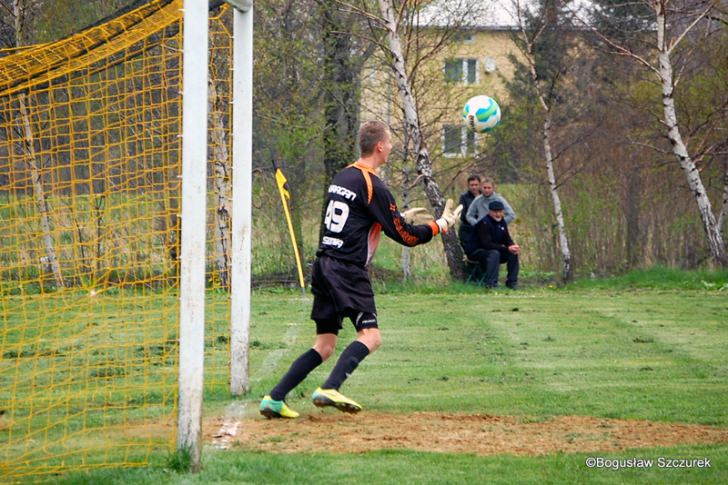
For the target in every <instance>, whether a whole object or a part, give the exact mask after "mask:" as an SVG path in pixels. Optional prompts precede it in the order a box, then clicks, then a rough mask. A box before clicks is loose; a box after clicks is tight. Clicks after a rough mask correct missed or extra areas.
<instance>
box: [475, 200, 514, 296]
mask: <svg viewBox="0 0 728 485" xmlns="http://www.w3.org/2000/svg"><path fill="white" fill-rule="evenodd" d="M465 252H466V254H467V255H468V259H470V260H472V261H477V262H478V263H479V264H480V268H481V270H482V271H483V273H484V274H485V277H484V282H485V285H486V286H487V287H488V288H496V287H497V286H498V271H499V269H500V265H501V264H503V263H506V267H507V269H508V275H507V277H506V286H507V287H508V288H510V289H512V290H515V289H516V287H517V286H518V254H519V253H520V252H521V247H520V246H519V245H518V244H516V243H515V242H513V239H512V238H511V235H510V233H509V232H508V224H506V221H505V218H504V205H503V202H501V201H499V200H494V201H492V202H491V203H490V204H489V205H488V214H487V215H486V216H485V217H484V218H483V219H482V220H481V221H480V222H478V223H477V224H476V225H475V238H474V240H473V241H472V242H471V243H470V244H469V245H468V247H466V248H465Z"/></svg>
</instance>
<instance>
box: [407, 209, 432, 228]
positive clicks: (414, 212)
mask: <svg viewBox="0 0 728 485" xmlns="http://www.w3.org/2000/svg"><path fill="white" fill-rule="evenodd" d="M402 217H404V221H405V222H406V223H407V224H414V225H416V226H419V225H422V224H427V223H429V222H432V221H434V220H435V218H434V217H432V215H430V214H428V213H427V209H425V208H424V207H413V208H412V209H407V210H406V211H404V212H402Z"/></svg>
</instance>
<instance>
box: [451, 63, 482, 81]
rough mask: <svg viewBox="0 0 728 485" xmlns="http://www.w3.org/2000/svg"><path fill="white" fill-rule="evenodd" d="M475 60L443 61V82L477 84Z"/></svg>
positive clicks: (477, 73) (477, 75)
mask: <svg viewBox="0 0 728 485" xmlns="http://www.w3.org/2000/svg"><path fill="white" fill-rule="evenodd" d="M479 74H480V73H479V70H478V60H477V59H463V58H459V57H458V58H451V59H446V60H445V80H446V81H447V82H452V83H463V84H478V82H479V81H480V76H479Z"/></svg>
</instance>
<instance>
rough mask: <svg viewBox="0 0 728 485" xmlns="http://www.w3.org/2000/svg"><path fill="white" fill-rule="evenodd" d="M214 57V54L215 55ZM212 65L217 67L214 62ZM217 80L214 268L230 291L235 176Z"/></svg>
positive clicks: (213, 89) (213, 106)
mask: <svg viewBox="0 0 728 485" xmlns="http://www.w3.org/2000/svg"><path fill="white" fill-rule="evenodd" d="M213 55H214V54H213ZM213 65H216V63H214V61H213ZM215 79H216V77H214V76H213V79H211V80H210V84H209V91H210V93H209V94H210V118H211V119H210V121H211V131H212V133H211V136H212V165H213V172H214V174H215V175H214V178H213V183H214V187H215V190H214V197H215V268H216V269H217V274H218V277H219V278H220V285H221V286H222V287H223V288H228V286H229V283H230V244H231V242H230V236H231V232H230V231H231V229H230V221H231V220H230V215H231V213H232V207H231V204H232V198H231V197H232V188H231V182H232V174H231V171H230V156H229V153H228V146H227V139H226V137H225V126H224V123H223V119H222V113H223V112H224V110H225V108H226V107H225V106H224V104H223V100H222V98H221V96H220V93H219V88H218V86H217V85H216V83H217V81H215Z"/></svg>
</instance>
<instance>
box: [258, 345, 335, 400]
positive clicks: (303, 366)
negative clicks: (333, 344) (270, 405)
mask: <svg viewBox="0 0 728 485" xmlns="http://www.w3.org/2000/svg"><path fill="white" fill-rule="evenodd" d="M321 362H323V359H321V355H320V354H319V353H318V352H316V351H315V350H314V349H308V350H307V351H306V352H304V353H303V354H301V356H300V357H299V358H298V359H296V360H295V361H294V362H293V364H291V367H290V368H289V369H288V372H286V374H285V375H284V376H283V377H282V378H281V380H280V382H279V383H278V385H277V386H276V387H274V388H273V390H272V391H270V397H271V398H272V399H274V400H276V401H283V400H284V399H285V398H286V394H288V393H289V392H290V391H291V389H293V388H294V387H296V386H297V385H299V384H300V383H301V381H303V380H304V379H305V378H306V376H307V375H308V374H309V373H310V372H311V371H312V370H314V369H315V368H316V367H318V366H320V365H321Z"/></svg>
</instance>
